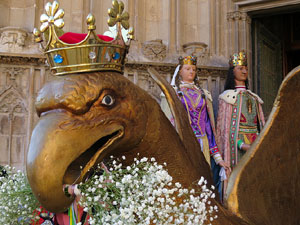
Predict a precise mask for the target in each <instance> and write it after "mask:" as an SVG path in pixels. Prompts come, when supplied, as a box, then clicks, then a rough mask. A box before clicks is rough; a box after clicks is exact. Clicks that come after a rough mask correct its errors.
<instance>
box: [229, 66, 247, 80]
mask: <svg viewBox="0 0 300 225" xmlns="http://www.w3.org/2000/svg"><path fill="white" fill-rule="evenodd" d="M233 73H234V80H235V82H236V83H237V82H238V83H240V82H245V81H246V80H247V78H248V67H247V66H239V65H238V66H235V67H234V69H233Z"/></svg>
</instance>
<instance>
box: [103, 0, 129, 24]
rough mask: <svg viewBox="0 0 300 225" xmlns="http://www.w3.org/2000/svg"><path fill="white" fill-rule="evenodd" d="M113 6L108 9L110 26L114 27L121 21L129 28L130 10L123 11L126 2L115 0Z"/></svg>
mask: <svg viewBox="0 0 300 225" xmlns="http://www.w3.org/2000/svg"><path fill="white" fill-rule="evenodd" d="M112 6H113V7H112V8H110V9H108V15H109V19H108V21H107V23H108V26H110V27H113V26H114V25H116V23H118V22H119V23H121V25H122V27H124V28H125V29H126V30H127V29H128V28H129V14H128V12H124V13H123V11H124V3H123V2H118V1H117V0H113V2H112Z"/></svg>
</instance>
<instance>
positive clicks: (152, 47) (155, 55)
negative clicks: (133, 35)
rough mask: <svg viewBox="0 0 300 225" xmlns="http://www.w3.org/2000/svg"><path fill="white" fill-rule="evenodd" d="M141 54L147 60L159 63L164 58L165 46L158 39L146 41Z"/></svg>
mask: <svg viewBox="0 0 300 225" xmlns="http://www.w3.org/2000/svg"><path fill="white" fill-rule="evenodd" d="M142 53H143V55H144V56H145V57H146V58H148V59H151V60H155V61H161V60H163V59H165V58H166V53H167V46H166V45H165V44H163V42H162V40H160V39H157V40H152V41H146V42H144V43H143V44H142Z"/></svg>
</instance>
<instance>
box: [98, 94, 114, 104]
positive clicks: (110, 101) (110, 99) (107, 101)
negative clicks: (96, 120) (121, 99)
mask: <svg viewBox="0 0 300 225" xmlns="http://www.w3.org/2000/svg"><path fill="white" fill-rule="evenodd" d="M114 102H115V99H114V98H113V97H112V96H111V95H105V96H104V97H103V98H102V102H101V103H102V104H103V105H108V106H111V105H112V104H114Z"/></svg>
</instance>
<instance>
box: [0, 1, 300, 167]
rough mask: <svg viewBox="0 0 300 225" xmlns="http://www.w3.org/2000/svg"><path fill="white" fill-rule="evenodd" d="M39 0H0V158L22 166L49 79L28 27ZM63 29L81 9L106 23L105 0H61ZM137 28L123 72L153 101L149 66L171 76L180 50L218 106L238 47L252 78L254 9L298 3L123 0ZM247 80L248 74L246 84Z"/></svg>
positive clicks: (79, 18)
mask: <svg viewBox="0 0 300 225" xmlns="http://www.w3.org/2000/svg"><path fill="white" fill-rule="evenodd" d="M46 2H47V1H45V0H26V1H0V12H1V13H0V154H1V157H0V164H11V165H13V166H16V167H18V168H21V169H24V162H25V160H26V158H25V155H26V151H27V148H28V143H29V140H30V135H31V131H32V128H33V127H34V125H35V123H36V121H37V116H36V115H35V109H34V99H35V97H36V94H37V92H38V90H39V89H40V88H41V87H42V86H43V84H44V83H45V82H46V81H47V80H49V79H54V78H53V77H51V75H50V74H49V71H48V70H47V66H46V65H45V58H44V56H43V55H42V53H41V51H40V48H39V46H38V45H37V44H35V43H34V42H33V35H32V30H33V28H34V27H39V26H40V22H39V18H40V15H41V14H42V13H43V11H44V5H45V3H46ZM59 2H60V7H61V8H63V9H64V10H65V17H64V20H65V27H64V28H63V29H64V31H65V32H68V31H71V32H80V33H84V32H87V26H86V19H85V18H86V16H87V15H88V14H89V13H90V12H91V13H93V14H94V15H95V18H96V25H97V32H98V33H99V34H103V33H104V32H105V31H107V30H108V27H107V24H106V21H107V9H108V8H110V7H111V0H101V1H96V0H77V1H71V0H60V1H59ZM123 2H124V3H125V6H126V8H125V10H127V11H128V12H129V14H130V15H131V17H130V24H131V26H133V27H134V28H135V37H136V39H135V40H134V41H133V42H132V44H131V48H130V52H129V54H128V57H127V58H128V61H127V64H126V68H125V73H124V75H125V76H126V77H128V79H130V80H132V81H133V82H134V83H136V84H137V85H139V86H141V87H142V88H144V89H145V90H146V91H148V92H149V93H150V94H151V95H152V96H153V97H154V98H155V99H156V100H157V101H159V100H160V97H159V95H160V90H159V88H158V87H157V86H156V85H155V83H154V81H153V80H152V79H151V78H150V76H149V74H148V72H147V68H148V67H149V66H151V67H154V68H155V69H157V70H158V71H159V72H160V73H161V74H162V75H163V76H165V78H166V79H167V80H168V81H170V80H171V77H172V75H173V72H174V70H175V67H176V64H177V62H178V57H179V56H180V55H185V54H194V55H196V56H197V57H198V71H197V74H198V76H199V78H200V80H201V81H202V85H203V87H204V88H207V89H208V90H210V91H211V92H212V94H213V98H214V109H215V111H216V109H217V97H218V95H219V94H220V92H222V90H223V86H224V81H225V77H226V73H227V68H228V58H229V55H230V54H232V53H233V52H235V51H238V50H241V49H244V50H246V52H247V54H248V59H249V62H248V64H249V65H250V66H249V69H250V73H249V74H250V75H249V76H250V80H251V76H252V75H251V69H252V68H251V59H252V50H251V21H252V20H251V16H252V14H253V13H255V12H256V11H259V10H272V9H273V8H274V9H275V8H276V9H280V7H283V6H285V7H287V6H289V7H290V8H292V7H293V6H294V5H295V6H297V5H299V4H300V1H296V0H275V1H268V0H185V1H182V0H163V1H161V0H151V1H148V0H123ZM251 83H252V82H250V84H251Z"/></svg>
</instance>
